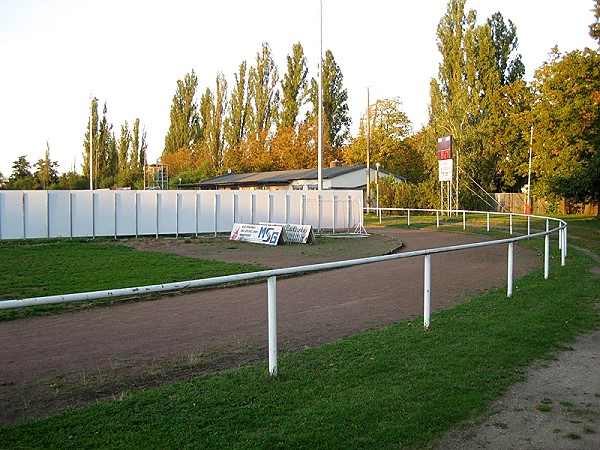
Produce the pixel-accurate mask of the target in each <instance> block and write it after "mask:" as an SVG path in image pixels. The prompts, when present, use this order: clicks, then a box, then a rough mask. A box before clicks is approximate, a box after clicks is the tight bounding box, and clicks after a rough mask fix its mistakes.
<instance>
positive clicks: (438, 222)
mask: <svg viewBox="0 0 600 450" xmlns="http://www.w3.org/2000/svg"><path fill="white" fill-rule="evenodd" d="M435 222H436V225H437V227H438V228H439V227H440V212H439V211H436V212H435Z"/></svg>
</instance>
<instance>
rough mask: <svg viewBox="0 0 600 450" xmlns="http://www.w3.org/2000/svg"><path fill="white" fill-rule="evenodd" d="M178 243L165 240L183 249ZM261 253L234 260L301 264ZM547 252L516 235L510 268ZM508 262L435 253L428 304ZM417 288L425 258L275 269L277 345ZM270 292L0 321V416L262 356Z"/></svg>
mask: <svg viewBox="0 0 600 450" xmlns="http://www.w3.org/2000/svg"><path fill="white" fill-rule="evenodd" d="M370 231H371V232H374V233H385V234H386V235H387V236H390V237H393V238H395V239H398V240H400V241H401V242H402V243H403V249H402V251H412V250H417V249H424V248H433V247H440V246H447V245H455V244H463V243H467V242H474V241H477V240H481V239H482V238H480V237H477V236H470V235H462V234H456V235H455V234H449V233H438V232H431V231H420V230H399V229H398V230H394V229H375V230H370ZM172 242H173V241H171V243H170V247H171V250H169V249H167V250H166V251H172V252H175V253H177V250H174V249H173V244H172ZM188 247H190V246H188ZM247 248H249V251H250V253H252V247H251V246H250V245H248V246H247ZM260 255H263V256H262V258H263V259H264V260H263V261H257V256H256V254H248V251H245V252H240V253H238V254H236V255H234V259H236V260H238V261H240V262H253V263H255V262H261V263H262V264H264V265H265V266H269V267H285V266H291V265H297V262H296V261H294V260H290V259H289V258H287V259H286V258H285V255H283V256H281V255H280V257H279V258H272V257H269V254H268V252H264V249H261V253H260ZM198 256H201V257H203V258H207V259H211V258H212V259H219V258H218V255H206V254H202V255H198ZM228 258H231V256H229V257H228ZM223 259H225V258H223ZM541 260H542V258H541V256H540V255H538V254H537V253H535V252H533V251H532V250H529V249H524V248H521V247H520V246H516V248H515V276H516V277H518V276H520V275H523V274H525V273H527V272H528V271H530V270H531V269H533V268H534V267H537V266H539V265H540V264H541ZM506 261H507V247H506V246H505V245H502V246H490V247H485V248H481V249H477V250H471V251H460V252H454V253H446V254H440V255H434V256H433V257H432V274H433V275H432V294H431V298H432V310H434V311H435V310H439V309H442V308H447V307H448V306H450V305H453V304H455V303H457V302H460V301H463V300H465V299H466V298H468V297H469V296H470V295H472V294H473V293H476V292H480V291H484V290H487V289H490V288H492V287H500V286H503V285H505V283H506ZM315 262H322V261H315ZM302 263H303V264H304V262H302ZM422 289H423V258H410V259H405V260H397V261H389V262H384V263H375V264H371V265H368V266H358V267H352V268H347V269H338V270H332V271H327V272H321V273H314V274H310V275H304V276H300V277H296V278H287V279H278V280H277V296H278V297H277V303H278V330H279V331H278V340H279V349H280V352H284V351H286V350H291V349H298V348H303V347H307V346H316V345H319V344H322V343H326V342H332V341H335V340H337V339H340V338H342V337H345V336H349V335H352V334H356V333H358V332H360V331H363V330H367V329H371V328H374V327H380V326H384V325H388V324H392V323H395V322H399V321H403V320H407V319H411V318H414V317H417V316H422V314H423V312H422V308H423V305H422V301H423V300H422V298H423V292H422ZM266 299H267V287H266V283H262V282H261V283H260V284H254V285H246V286H242V287H234V288H228V289H212V290H204V291H197V292H193V293H187V294H181V295H172V296H165V297H161V298H158V299H155V300H152V301H140V302H125V303H122V304H117V305H113V306H111V307H101V308H92V309H88V310H82V311H79V312H74V313H65V314H60V315H54V316H47V317H33V318H28V319H23V320H14V321H4V322H0V423H15V422H19V421H22V420H25V419H29V418H32V417H39V416H43V415H46V414H50V413H55V412H56V411H59V410H61V409H64V408H65V407H68V406H79V405H82V404H84V403H86V402H89V401H96V400H103V399H109V398H118V397H119V396H120V395H123V393H124V392H127V391H129V390H131V389H135V388H138V387H145V386H152V385H156V384H160V383H163V382H165V381H172V380H174V379H185V378H189V377H191V376H193V375H196V374H198V373H202V372H206V371H211V370H215V369H219V368H224V367H234V366H237V365H240V364H244V363H246V362H249V361H255V360H257V359H260V358H266V354H267V309H266V303H267V302H266ZM432 327H433V328H435V316H434V318H433V321H432ZM266 370H267V367H266V364H265V371H266Z"/></svg>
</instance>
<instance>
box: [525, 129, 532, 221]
mask: <svg viewBox="0 0 600 450" xmlns="http://www.w3.org/2000/svg"><path fill="white" fill-rule="evenodd" d="M532 146H533V125H531V134H530V136H529V170H528V171H527V204H526V205H525V214H531V147H532Z"/></svg>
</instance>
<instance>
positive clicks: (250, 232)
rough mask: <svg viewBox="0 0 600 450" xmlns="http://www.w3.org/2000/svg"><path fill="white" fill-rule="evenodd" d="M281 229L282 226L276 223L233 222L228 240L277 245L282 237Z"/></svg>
mask: <svg viewBox="0 0 600 450" xmlns="http://www.w3.org/2000/svg"><path fill="white" fill-rule="evenodd" d="M282 230H283V228H282V227H281V226H276V225H273V226H271V225H254V224H246V223H234V224H233V228H232V230H231V234H230V235H229V240H231V241H244V242H252V243H255V244H266V245H277V244H278V243H279V242H280V241H281V240H282V238H283V237H282V234H283V231H282Z"/></svg>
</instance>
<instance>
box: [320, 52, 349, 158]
mask: <svg viewBox="0 0 600 450" xmlns="http://www.w3.org/2000/svg"><path fill="white" fill-rule="evenodd" d="M322 70H323V74H322V89H323V118H324V122H326V123H324V125H323V128H324V129H327V130H328V141H329V142H330V143H331V149H330V155H329V158H325V159H330V160H333V159H340V158H341V153H340V152H339V150H340V149H341V148H342V146H343V145H344V144H345V143H346V141H347V140H348V138H349V136H350V125H351V123H352V119H351V118H350V115H349V107H348V90H347V89H346V88H344V76H343V75H342V71H341V69H340V67H339V66H338V65H337V63H336V62H335V58H334V56H333V53H332V52H331V50H327V51H326V52H325V60H324V61H323V69H322ZM318 99H319V85H318V82H317V80H316V79H314V78H313V79H312V81H311V90H310V101H311V103H312V104H313V107H314V108H313V110H312V111H311V112H310V114H314V115H317V114H318V112H319V101H318ZM324 149H325V146H324Z"/></svg>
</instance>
